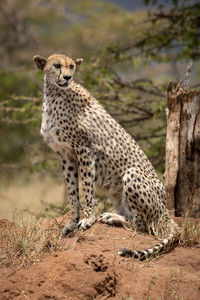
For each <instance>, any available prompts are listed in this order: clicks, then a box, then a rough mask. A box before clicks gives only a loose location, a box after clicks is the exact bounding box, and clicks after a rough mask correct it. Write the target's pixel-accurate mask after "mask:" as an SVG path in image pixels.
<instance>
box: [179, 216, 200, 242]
mask: <svg viewBox="0 0 200 300" xmlns="http://www.w3.org/2000/svg"><path fill="white" fill-rule="evenodd" d="M196 221H197V220H195V219H191V218H189V217H185V218H183V219H182V220H181V223H180V228H181V235H180V245H181V246H185V247H193V246H195V247H200V225H199V222H196Z"/></svg>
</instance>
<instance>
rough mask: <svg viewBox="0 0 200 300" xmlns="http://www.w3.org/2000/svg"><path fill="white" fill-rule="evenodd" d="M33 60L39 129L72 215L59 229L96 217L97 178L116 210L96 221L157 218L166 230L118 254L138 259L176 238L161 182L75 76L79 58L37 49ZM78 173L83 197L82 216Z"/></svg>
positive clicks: (150, 226)
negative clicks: (40, 77) (39, 75)
mask: <svg viewBox="0 0 200 300" xmlns="http://www.w3.org/2000/svg"><path fill="white" fill-rule="evenodd" d="M34 62H35V64H36V65H37V67H38V68H39V69H41V70H43V71H44V73H45V80H44V101H43V112H42V125H41V135H42V136H43V138H44V141H45V142H46V143H47V144H48V145H49V146H50V147H51V148H52V149H53V151H55V152H57V153H58V155H59V157H60V160H61V164H62V168H63V173H64V178H65V181H66V184H67V188H68V194H69V197H70V202H71V208H72V218H71V222H70V224H67V225H66V226H65V227H64V229H63V235H67V234H68V233H69V232H71V231H73V230H74V229H76V228H78V227H79V228H82V229H87V228H89V227H90V226H92V224H94V223H95V222H96V220H97V216H96V214H95V198H94V187H95V184H96V186H98V187H100V188H101V189H103V190H104V191H105V192H106V193H107V194H108V195H109V197H110V199H111V200H112V203H113V205H114V207H115V209H116V211H117V214H112V213H104V214H103V215H102V216H100V218H99V219H100V221H101V222H103V223H106V224H109V225H114V224H116V225H122V226H124V225H127V226H130V224H131V227H132V228H135V229H136V230H140V231H147V232H149V233H151V234H156V231H157V227H158V224H159V222H160V219H161V218H162V219H163V220H164V223H165V224H166V227H168V229H169V232H170V233H169V235H168V236H167V237H166V238H165V239H164V240H163V241H161V242H160V243H159V244H158V245H156V246H154V247H153V248H150V249H147V250H144V251H131V250H126V249H123V250H121V251H120V252H119V254H120V255H122V256H123V255H125V256H133V257H135V258H137V259H141V260H143V259H146V258H147V257H150V256H153V255H155V254H157V253H158V252H161V251H163V250H164V249H166V248H167V247H168V246H169V245H170V244H171V243H172V242H173V241H174V240H176V238H177V232H178V227H177V225H176V224H175V223H174V222H173V221H172V219H171V218H170V216H169V213H168V211H167V209H166V196H165V189H164V186H163V184H162V183H161V182H160V180H159V179H158V176H157V174H156V172H155V170H154V168H153V166H152V164H151V163H150V161H149V160H148V158H147V157H146V155H145V154H144V152H143V151H142V150H141V148H140V147H139V146H138V145H137V143H136V142H135V140H134V139H133V138H132V137H131V136H130V135H129V134H128V133H127V132H126V131H125V130H124V129H123V128H122V127H121V126H120V125H119V124H118V123H117V122H116V121H115V120H114V119H113V118H112V117H111V116H110V115H109V114H108V113H107V112H106V111H105V109H104V108H103V106H102V105H101V104H100V103H99V102H98V101H97V100H96V99H95V98H94V97H93V96H92V95H91V94H90V93H89V92H88V91H87V90H86V89H85V88H83V87H82V86H81V85H79V84H77V83H75V82H74V80H73V75H74V72H75V70H76V68H77V67H78V66H79V65H80V64H81V63H82V59H77V60H73V59H71V58H69V57H67V56H65V55H57V54H54V55H51V56H50V57H49V58H48V59H45V58H43V57H41V56H38V55H37V56H35V57H34ZM79 178H80V179H81V181H82V186H83V192H84V200H85V209H84V213H85V218H84V219H82V220H80V202H79V187H78V179H79ZM163 216H164V217H163Z"/></svg>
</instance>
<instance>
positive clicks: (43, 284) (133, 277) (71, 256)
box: [0, 216, 200, 300]
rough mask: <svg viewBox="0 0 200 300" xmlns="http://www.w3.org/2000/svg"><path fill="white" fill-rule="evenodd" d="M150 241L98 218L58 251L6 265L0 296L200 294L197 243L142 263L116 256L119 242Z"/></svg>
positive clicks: (126, 244) (178, 296)
mask: <svg viewBox="0 0 200 300" xmlns="http://www.w3.org/2000/svg"><path fill="white" fill-rule="evenodd" d="M67 218H68V216H67ZM58 221H59V222H61V219H58ZM64 222H66V217H65V218H64ZM8 226H12V223H11V224H10V223H9V222H7V221H5V220H4V221H0V230H2V231H3V230H5V227H8ZM155 243H156V241H155V239H154V238H153V237H151V236H148V235H141V234H133V232H131V231H128V230H126V229H124V228H115V227H108V226H107V225H104V224H99V223H97V224H95V225H94V226H93V227H92V228H91V229H89V230H88V231H86V232H83V233H82V232H78V233H76V234H74V235H73V236H71V237H68V238H66V239H65V242H64V247H63V249H62V250H61V251H51V250H49V252H47V253H46V254H45V255H43V256H42V258H40V259H38V262H34V263H33V264H32V265H31V266H30V267H29V268H28V269H24V268H21V269H20V270H17V271H16V272H13V271H12V274H10V273H11V270H10V269H9V267H4V268H2V269H1V273H0V299H2V300H10V299H39V300H45V299H56V300H61V299H62V300H64V299H66V300H67V299H69V300H72V299H73V300H75V299H88V300H92V299H102V300H103V299H107V298H109V299H121V300H122V299H124V300H125V299H126V300H128V299H129V300H131V299H132V300H133V299H134V300H137V299H138V300H139V299H147V300H150V299H152V300H154V299H165V300H169V299H181V300H184V299H185V300H190V299H191V300H194V299H200V249H199V248H197V247H196V248H183V247H176V248H175V249H173V250H172V251H171V252H170V253H166V254H164V255H162V256H160V257H158V258H156V259H153V260H150V261H147V262H139V261H136V260H133V259H132V258H129V259H127V258H121V257H119V256H118V255H117V251H119V250H120V249H121V248H122V247H127V248H132V249H136V248H137V249H144V248H145V247H149V246H150V245H153V244H155ZM8 274H9V276H8Z"/></svg>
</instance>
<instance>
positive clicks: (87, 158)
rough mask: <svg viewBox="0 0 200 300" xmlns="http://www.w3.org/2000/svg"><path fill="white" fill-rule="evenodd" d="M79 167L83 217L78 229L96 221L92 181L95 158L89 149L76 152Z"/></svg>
mask: <svg viewBox="0 0 200 300" xmlns="http://www.w3.org/2000/svg"><path fill="white" fill-rule="evenodd" d="M77 157H78V160H79V167H80V177H81V181H82V187H83V194H84V201H85V205H86V207H85V209H84V215H85V218H84V219H82V220H81V221H80V222H79V224H78V226H79V228H80V229H84V230H85V229H88V228H90V227H91V226H92V225H93V224H94V223H95V222H96V216H95V199H94V181H95V159H94V156H93V154H92V153H91V152H90V149H82V150H80V151H78V152H77Z"/></svg>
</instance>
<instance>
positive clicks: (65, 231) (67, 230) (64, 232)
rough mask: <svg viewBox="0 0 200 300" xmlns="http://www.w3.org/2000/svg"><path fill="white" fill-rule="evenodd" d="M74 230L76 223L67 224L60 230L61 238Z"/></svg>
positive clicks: (76, 226)
mask: <svg viewBox="0 0 200 300" xmlns="http://www.w3.org/2000/svg"><path fill="white" fill-rule="evenodd" d="M76 228H78V224H77V223H69V224H67V225H66V226H65V227H64V228H63V230H62V236H63V237H65V236H67V235H68V234H69V233H70V232H73V231H74V230H75V229H76Z"/></svg>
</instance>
